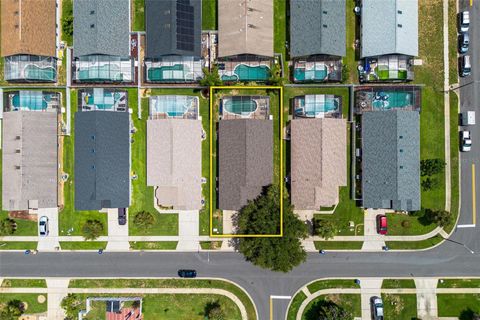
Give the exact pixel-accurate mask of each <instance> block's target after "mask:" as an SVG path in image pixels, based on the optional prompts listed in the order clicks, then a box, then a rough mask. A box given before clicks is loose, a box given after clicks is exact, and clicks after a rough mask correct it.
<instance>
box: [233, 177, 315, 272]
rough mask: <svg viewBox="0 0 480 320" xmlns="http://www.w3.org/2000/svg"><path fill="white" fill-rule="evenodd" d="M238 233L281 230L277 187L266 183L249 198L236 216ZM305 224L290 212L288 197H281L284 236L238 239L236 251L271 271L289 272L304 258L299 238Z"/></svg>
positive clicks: (275, 232)
mask: <svg viewBox="0 0 480 320" xmlns="http://www.w3.org/2000/svg"><path fill="white" fill-rule="evenodd" d="M236 222H237V227H238V233H239V234H279V233H280V188H279V186H269V187H268V188H266V189H265V191H264V193H263V194H262V195H261V196H259V197H258V198H257V199H255V201H250V202H249V203H248V204H247V205H246V206H245V207H244V208H242V209H241V210H240V212H239V213H238V216H237V217H236ZM306 236H307V227H306V225H305V223H304V222H302V221H301V220H300V219H298V217H297V216H296V215H295V214H294V213H293V208H292V206H291V204H290V200H289V198H288V196H286V195H285V196H284V198H283V237H271V238H258V237H256V238H254V237H252V238H241V239H240V240H239V251H240V252H241V253H242V254H243V255H244V256H245V258H246V259H247V261H250V262H252V263H253V264H255V265H258V266H260V267H262V268H266V269H271V270H273V271H282V272H288V271H290V270H292V269H293V268H294V267H296V266H298V265H299V264H301V263H302V262H304V261H305V259H306V256H307V254H306V252H305V250H304V249H303V247H302V244H301V239H304V238H305V237H306Z"/></svg>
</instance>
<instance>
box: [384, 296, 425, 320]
mask: <svg viewBox="0 0 480 320" xmlns="http://www.w3.org/2000/svg"><path fill="white" fill-rule="evenodd" d="M382 300H383V308H384V313H385V319H395V320H411V319H415V318H416V316H417V296H416V295H415V294H382Z"/></svg>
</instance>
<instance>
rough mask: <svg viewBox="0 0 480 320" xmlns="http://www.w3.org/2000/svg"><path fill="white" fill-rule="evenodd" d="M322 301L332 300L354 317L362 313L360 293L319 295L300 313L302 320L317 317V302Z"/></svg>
mask: <svg viewBox="0 0 480 320" xmlns="http://www.w3.org/2000/svg"><path fill="white" fill-rule="evenodd" d="M324 301H332V302H334V303H335V304H337V305H339V306H340V307H342V308H343V309H344V310H345V311H348V312H350V313H351V314H352V315H353V316H354V317H360V316H361V315H362V309H361V303H360V295H359V294H330V295H324V296H319V297H317V298H315V299H313V300H312V301H310V303H309V304H308V305H307V307H306V308H305V311H304V312H303V315H302V320H316V319H318V304H319V303H322V302H324Z"/></svg>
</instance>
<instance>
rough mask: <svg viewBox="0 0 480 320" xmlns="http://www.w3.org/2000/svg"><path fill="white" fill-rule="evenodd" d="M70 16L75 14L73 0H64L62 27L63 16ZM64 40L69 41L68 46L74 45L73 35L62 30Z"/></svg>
mask: <svg viewBox="0 0 480 320" xmlns="http://www.w3.org/2000/svg"><path fill="white" fill-rule="evenodd" d="M68 16H73V0H63V1H62V19H60V28H62V26H61V24H62V20H63V18H64V17H68ZM62 41H65V42H66V43H67V46H72V45H73V35H67V34H64V33H63V32H62ZM65 55H66V53H65Z"/></svg>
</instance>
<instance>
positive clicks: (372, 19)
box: [361, 0, 418, 58]
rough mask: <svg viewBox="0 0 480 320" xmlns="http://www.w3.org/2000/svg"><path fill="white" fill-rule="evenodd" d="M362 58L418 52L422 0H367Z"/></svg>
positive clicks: (364, 14)
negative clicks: (419, 0)
mask: <svg viewBox="0 0 480 320" xmlns="http://www.w3.org/2000/svg"><path fill="white" fill-rule="evenodd" d="M361 34H362V35H361V58H365V57H371V56H380V55H385V54H404V55H407V56H418V0H363V1H362V26H361Z"/></svg>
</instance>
